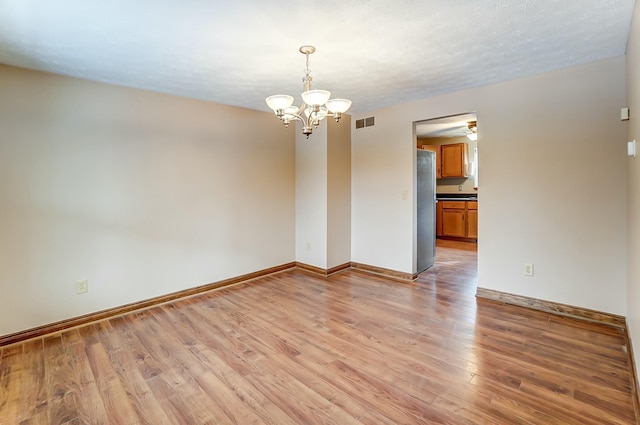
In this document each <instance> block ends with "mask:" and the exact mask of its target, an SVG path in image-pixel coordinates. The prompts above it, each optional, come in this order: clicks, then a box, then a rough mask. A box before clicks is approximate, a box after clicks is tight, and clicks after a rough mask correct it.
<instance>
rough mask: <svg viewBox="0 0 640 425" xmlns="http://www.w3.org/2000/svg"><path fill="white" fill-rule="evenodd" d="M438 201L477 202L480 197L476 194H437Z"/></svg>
mask: <svg viewBox="0 0 640 425" xmlns="http://www.w3.org/2000/svg"><path fill="white" fill-rule="evenodd" d="M436 199H437V200H438V201H477V200H478V195H477V194H475V193H437V194H436Z"/></svg>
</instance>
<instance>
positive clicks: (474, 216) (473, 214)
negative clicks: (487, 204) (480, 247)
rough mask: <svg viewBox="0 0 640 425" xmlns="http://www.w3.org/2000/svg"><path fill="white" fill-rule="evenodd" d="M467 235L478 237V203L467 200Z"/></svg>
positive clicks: (473, 237) (472, 237)
mask: <svg viewBox="0 0 640 425" xmlns="http://www.w3.org/2000/svg"><path fill="white" fill-rule="evenodd" d="M467 237H468V238H471V239H478V203H477V202H467Z"/></svg>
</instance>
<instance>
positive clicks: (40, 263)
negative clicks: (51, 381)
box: [0, 66, 295, 334]
mask: <svg viewBox="0 0 640 425" xmlns="http://www.w3.org/2000/svg"><path fill="white" fill-rule="evenodd" d="M0 93H1V95H0V129H1V130H0V132H1V134H2V136H1V138H0V235H1V237H0V294H1V295H0V334H8V333H12V332H16V331H20V330H24V329H27V328H31V327H34V326H38V325H43V324H47V323H51V322H54V321H58V320H62V319H66V318H69V317H73V316H77V315H81V314H85V313H90V312H93V311H98V310H101V309H105V308H110V307H114V306H119V305H123V304H126V303H130V302H134V301H139V300H143V299H148V298H151V297H154V296H158V295H162V294H166V293H170V292H174V291H178V290H182V289H186V288H190V287H194V286H198V285H203V284H207V283H211V282H214V281H218V280H221V279H225V278H229V277H233V276H238V275H242V274H244V273H249V272H253V271H256V270H261V269H265V268H268V267H272V266H276V265H280V264H284V263H288V262H291V261H294V255H295V253H294V220H295V217H294V211H295V204H294V193H295V189H294V136H293V133H292V132H291V131H287V130H285V129H284V128H281V127H282V126H281V125H280V123H279V122H278V120H276V119H274V117H273V115H272V114H268V113H264V112H257V111H251V110H246V109H241V108H234V107H228V106H222V105H216V104H211V103H206V102H202V101H196V100H189V99H182V98H177V97H172V96H167V95H161V94H155V93H150V92H144V91H140V90H133V89H128V88H122V87H114V86H108V85H103V84H98V83H93V82H87V81H82V80H77V79H71V78H66V77H61V76H53V75H48V74H43V73H37V72H32V71H26V70H21V69H17V68H11V67H7V66H0ZM255 129H259V130H260V131H255ZM78 279H88V281H89V292H88V293H87V294H84V295H76V293H75V282H76V280H78Z"/></svg>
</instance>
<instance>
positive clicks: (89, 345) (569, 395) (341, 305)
mask: <svg viewBox="0 0 640 425" xmlns="http://www.w3.org/2000/svg"><path fill="white" fill-rule="evenodd" d="M438 245H439V246H438V249H437V254H438V255H437V262H436V265H435V266H434V267H433V268H432V269H430V270H428V271H427V272H425V273H423V274H422V275H421V276H420V277H419V279H418V281H417V282H415V283H406V284H403V283H399V282H396V281H391V280H388V279H385V278H382V277H375V276H371V275H367V274H363V273H359V272H353V271H347V272H343V273H339V274H337V275H334V276H332V277H330V278H328V279H325V278H322V277H318V276H315V275H313V274H310V273H308V272H304V271H288V272H284V273H280V274H277V275H273V276H270V277H266V278H261V279H258V280H255V281H252V282H248V283H245V284H240V285H236V286H233V287H228V288H225V289H222V290H218V291H214V292H210V293H207V294H204V295H200V296H197V297H193V298H189V299H185V300H180V301H177V302H173V303H170V304H167V305H163V306H159V307H155V308H152V309H149V310H145V311H142V312H138V313H132V314H129V315H126V316H123V317H119V318H114V319H111V320H107V321H102V322H99V323H96V324H93V325H89V326H85V327H82V328H79V329H74V330H70V331H66V332H64V333H62V334H57V335H52V336H48V337H45V338H40V339H36V340H32V341H28V342H26V343H23V344H17V345H13V346H8V347H5V348H3V349H2V350H1V352H0V424H7V425H8V424H12V425H13V424H20V425H27V424H153V425H157V424H189V425H194V424H273V425H287V424H336V425H338V424H339V425H348V424H456V425H458V424H584V425H590V424H593V425H595V424H599V425H600V424H633V423H635V420H634V411H633V404H632V398H631V389H630V375H629V370H630V368H629V364H628V359H627V355H626V353H625V348H626V347H624V338H623V335H621V333H620V331H619V330H617V329H615V328H612V327H607V326H600V325H594V324H589V323H586V322H581V321H576V320H572V319H568V318H563V317H558V316H552V315H549V314H544V313H540V312H535V311H531V310H527V309H523V308H519V307H510V306H503V305H501V304H498V303H493V302H488V301H477V300H476V299H475V297H474V294H475V286H476V252H475V249H474V245H470V244H464V243H458V242H447V241H438Z"/></svg>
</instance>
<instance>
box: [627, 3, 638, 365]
mask: <svg viewBox="0 0 640 425" xmlns="http://www.w3.org/2000/svg"><path fill="white" fill-rule="evenodd" d="M627 98H628V106H629V109H630V111H631V119H630V120H629V127H628V134H627V139H628V140H636V143H637V144H636V149H640V5H638V2H636V5H635V10H634V14H633V22H632V24H631V32H630V35H629V44H628V45H627ZM627 167H628V169H627V183H628V187H627V202H628V209H627V224H628V227H629V230H628V235H629V236H628V256H629V273H628V285H629V289H628V292H627V311H628V313H629V315H628V316H627V324H628V326H629V331H630V336H631V340H632V343H633V345H634V355H635V363H636V366H640V155H638V156H636V157H635V158H627ZM637 370H638V369H637V368H636V371H637Z"/></svg>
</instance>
